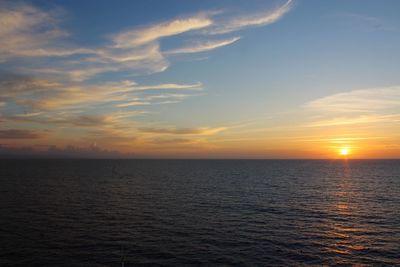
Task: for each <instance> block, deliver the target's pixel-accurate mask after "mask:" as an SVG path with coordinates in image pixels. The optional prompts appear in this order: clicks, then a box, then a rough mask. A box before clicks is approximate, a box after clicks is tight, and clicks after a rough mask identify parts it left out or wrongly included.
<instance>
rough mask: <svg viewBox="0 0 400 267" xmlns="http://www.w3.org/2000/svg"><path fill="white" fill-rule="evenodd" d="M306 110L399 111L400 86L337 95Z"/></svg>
mask: <svg viewBox="0 0 400 267" xmlns="http://www.w3.org/2000/svg"><path fill="white" fill-rule="evenodd" d="M304 107H305V108H307V109H313V110H318V111H322V112H332V113H333V112H334V113H351V114H354V113H374V112H380V111H383V110H390V109H396V110H399V109H400V86H394V87H386V88H372V89H362V90H354V91H350V92H344V93H338V94H334V95H330V96H326V97H322V98H320V99H317V100H313V101H311V102H309V103H307V104H305V105H304Z"/></svg>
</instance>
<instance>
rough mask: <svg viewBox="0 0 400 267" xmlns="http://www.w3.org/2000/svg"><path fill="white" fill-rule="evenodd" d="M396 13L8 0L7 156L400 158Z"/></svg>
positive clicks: (362, 1)
mask: <svg viewBox="0 0 400 267" xmlns="http://www.w3.org/2000/svg"><path fill="white" fill-rule="evenodd" d="M399 11H400V2H399V1H396V0H392V1H391V0H387V1H377V0H376V1H369V0H336V1H319V0H271V1H261V0H254V1H250V0H249V1H234V0H220V1H213V0H206V1H186V0H148V1H129V0H125V1H124V0H119V1H106V0H96V1H94V0H87V1H75V0H68V1H67V0H51V1H50V0H36V1H35V0H32V1H4V0H3V1H0V156H1V155H3V156H4V155H5V156H7V155H21V154H29V155H42V156H43V155H44V156H45V155H47V156H60V155H64V156H65V155H67V156H72V157H75V156H76V157H137V158H315V159H318V158H343V157H345V158H348V157H351V158H400V74H399V71H400V49H399V47H400V16H398V13H399ZM344 151H345V152H344ZM345 154H346V155H345Z"/></svg>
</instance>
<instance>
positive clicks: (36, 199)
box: [0, 159, 400, 267]
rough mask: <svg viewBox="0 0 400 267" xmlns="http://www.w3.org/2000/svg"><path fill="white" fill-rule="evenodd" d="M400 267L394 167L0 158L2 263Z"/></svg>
mask: <svg viewBox="0 0 400 267" xmlns="http://www.w3.org/2000/svg"><path fill="white" fill-rule="evenodd" d="M122 265H124V266H313V265H315V266H320V265H329V266H335V265H336V266H349V265H359V266H364V265H366V266H368V265H372V266H395V265H398V266H400V161H399V160H348V161H346V160H55V159H54V160H39V159H36V160H0V266H68V267H74V266H122Z"/></svg>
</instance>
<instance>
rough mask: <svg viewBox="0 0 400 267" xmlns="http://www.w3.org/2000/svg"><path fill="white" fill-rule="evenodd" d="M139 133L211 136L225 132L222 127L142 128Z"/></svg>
mask: <svg viewBox="0 0 400 267" xmlns="http://www.w3.org/2000/svg"><path fill="white" fill-rule="evenodd" d="M139 130H140V131H142V132H146V133H156V134H178V135H180V134H183V135H185V134H188V135H212V134H216V133H219V132H222V131H224V130H226V128H224V127H219V128H207V127H205V128H151V127H143V128H139Z"/></svg>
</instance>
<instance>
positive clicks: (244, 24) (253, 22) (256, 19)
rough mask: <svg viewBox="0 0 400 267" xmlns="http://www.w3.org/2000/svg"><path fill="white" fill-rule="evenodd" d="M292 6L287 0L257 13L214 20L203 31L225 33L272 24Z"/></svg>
mask: <svg viewBox="0 0 400 267" xmlns="http://www.w3.org/2000/svg"><path fill="white" fill-rule="evenodd" d="M292 6H293V0H288V1H287V2H286V3H285V4H283V5H282V6H280V7H278V8H276V9H274V10H267V11H264V12H262V13H258V14H251V15H243V16H238V17H234V18H231V19H228V20H224V21H216V22H215V23H214V25H213V26H212V27H210V29H206V30H205V31H204V32H205V33H207V34H225V33H229V32H235V31H239V30H242V29H245V28H249V27H260V26H265V25H268V24H272V23H274V22H276V21H278V20H279V19H281V18H282V17H283V16H284V15H285V14H286V13H288V12H289V11H290V10H291V8H292Z"/></svg>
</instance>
